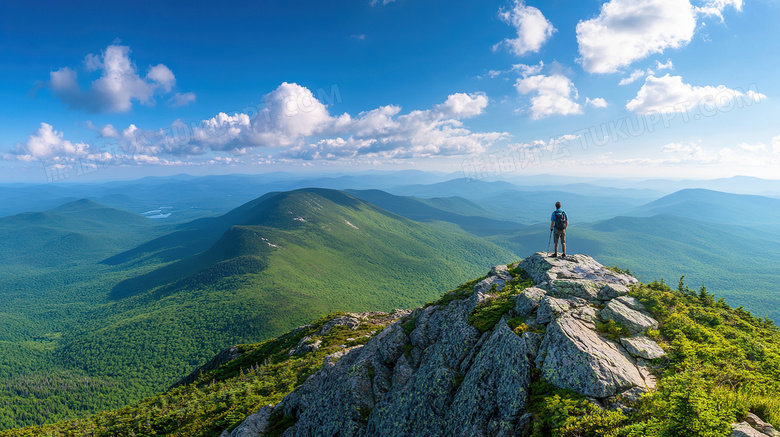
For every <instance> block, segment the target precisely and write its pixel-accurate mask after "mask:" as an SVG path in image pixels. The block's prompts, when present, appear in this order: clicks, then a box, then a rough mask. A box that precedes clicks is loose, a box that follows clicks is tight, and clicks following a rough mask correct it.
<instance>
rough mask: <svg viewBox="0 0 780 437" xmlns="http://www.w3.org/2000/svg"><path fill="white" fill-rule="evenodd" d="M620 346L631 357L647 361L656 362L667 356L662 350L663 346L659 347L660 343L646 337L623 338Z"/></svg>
mask: <svg viewBox="0 0 780 437" xmlns="http://www.w3.org/2000/svg"><path fill="white" fill-rule="evenodd" d="M620 344H622V345H623V347H624V348H626V350H627V351H628V353H630V354H631V355H633V356H635V357H640V358H644V359H646V360H654V359H656V358H661V357H664V356H666V352H664V350H663V349H661V346H658V343H656V342H654V341H653V340H651V339H649V338H647V337H645V336H639V337H629V338H621V339H620Z"/></svg>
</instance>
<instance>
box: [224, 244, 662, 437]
mask: <svg viewBox="0 0 780 437" xmlns="http://www.w3.org/2000/svg"><path fill="white" fill-rule="evenodd" d="M523 281H524V282H525V283H526V284H527V285H531V286H527V285H526V286H524V287H517V288H515V289H514V290H513V292H511V293H510V294H508V295H507V294H506V293H505V289H512V288H513V287H514V285H515V284H519V283H520V282H523ZM531 282H532V284H530V283H531ZM636 283H637V280H636V278H634V277H632V276H630V275H627V274H624V273H619V272H615V271H613V270H610V269H607V268H605V267H604V266H602V265H601V264H599V263H598V262H596V261H595V260H594V259H593V258H591V257H589V256H585V255H571V256H569V257H567V258H566V259H555V258H549V257H547V256H546V254H544V253H536V254H534V255H532V256H530V257H528V258H526V259H525V260H523V261H522V262H520V263H517V264H513V265H509V266H496V267H494V268H493V269H491V271H490V273H489V274H488V275H487V276H486V277H485V278H484V279H482V280H480V281H479V282H476V284H474V283H472V284H469V286H468V288H461V289H459V290H455V291H453V292H450V293H449V294H447V295H445V296H444V297H443V298H442V299H440V300H439V301H438V302H435V303H432V304H429V305H426V306H425V307H422V308H418V309H416V310H414V311H412V312H411V313H410V314H408V315H405V316H403V317H402V318H401V319H400V320H398V321H397V322H395V323H392V324H390V325H388V326H387V327H386V328H385V329H384V330H383V331H382V332H380V333H379V334H377V335H376V336H375V337H374V338H373V339H371V340H370V341H369V342H368V343H366V344H365V345H363V346H358V347H355V348H352V349H351V350H349V351H348V352H347V353H340V354H339V355H340V356H339V357H328V358H326V360H325V361H326V362H325V365H324V367H323V368H322V370H320V371H319V372H317V373H315V374H314V375H312V376H311V377H310V378H309V379H308V380H307V381H306V382H305V383H303V384H302V385H301V386H299V387H298V388H297V389H296V390H295V391H293V392H292V393H290V394H288V395H287V396H286V397H284V399H283V400H282V401H281V402H279V403H278V404H276V405H269V406H266V407H263V408H262V409H260V411H258V412H257V413H256V414H254V415H252V416H250V417H249V418H247V420H246V421H245V422H244V423H243V424H241V425H240V426H239V427H237V428H236V429H235V430H233V431H232V432H231V433H228V432H225V433H223V437H224V436H228V435H229V436H230V437H237V436H242V437H249V436H265V435H267V434H268V432H269V427H270V426H271V425H269V424H270V423H277V424H278V423H280V422H284V423H285V427H286V429H284V431H283V433H282V435H283V436H285V437H292V436H301V437H302V436H333V435H339V436H390V435H419V436H423V435H424V436H513V435H523V434H526V433H527V429H526V428H527V427H528V425H529V420H530V419H529V416H530V415H529V414H528V411H527V404H528V402H529V389H530V384H531V382H532V379H533V377H534V376H533V375H534V373H537V375H538V376H541V377H542V378H544V379H546V380H547V381H548V382H549V383H551V384H552V385H554V386H557V387H560V388H567V389H571V390H574V391H576V392H578V393H581V394H583V395H585V396H588V397H589V399H591V400H592V402H593V403H594V404H596V405H598V406H599V407H601V408H612V409H621V408H626V407H624V405H623V403H624V402H625V401H627V400H628V401H630V400H635V399H637V398H638V397H639V396H641V394H642V393H643V392H646V391H648V390H653V389H654V388H655V382H656V378H655V376H654V375H653V365H652V361H651V360H657V359H661V358H663V357H664V356H665V353H664V351H663V349H662V348H661V347H660V346H659V345H658V344H656V343H655V342H654V341H653V340H651V339H650V338H648V337H647V336H645V335H644V334H645V333H646V331H647V330H649V329H653V328H655V327H656V326H657V322H656V321H655V320H653V318H652V317H650V315H648V314H647V313H646V312H645V311H644V310H643V308H642V305H641V304H640V303H639V302H637V301H636V300H634V299H633V298H630V297H628V296H626V295H627V294H628V292H629V287H630V286H631V285H632V284H636ZM479 317H483V318H489V317H493V318H494V319H496V320H497V322H494V324H493V325H492V326H489V325H490V323H488V324H487V326H486V325H484V323H483V324H478V323H476V321H475V320H476V319H478V318H479ZM483 322H484V321H483ZM510 325H513V326H514V329H512V328H511V327H510ZM610 325H614V326H618V327H620V328H621V329H624V330H625V331H624V332H627V334H626V335H624V336H621V337H620V338H615V337H614V336H610V335H608V333H607V332H606V331H605V329H604V327H605V326H610ZM295 352H296V351H291V353H295ZM274 432H275V433H276V432H278V428H276V429H275V430H274Z"/></svg>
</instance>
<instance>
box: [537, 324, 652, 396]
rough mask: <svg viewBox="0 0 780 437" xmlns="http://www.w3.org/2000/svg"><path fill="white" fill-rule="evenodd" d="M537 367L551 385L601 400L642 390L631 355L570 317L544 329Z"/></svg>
mask: <svg viewBox="0 0 780 437" xmlns="http://www.w3.org/2000/svg"><path fill="white" fill-rule="evenodd" d="M536 364H537V367H539V369H540V370H541V373H542V377H544V378H545V379H546V380H547V381H549V382H550V383H551V384H553V385H555V386H556V387H561V388H568V389H571V390H574V391H576V392H578V393H581V394H584V395H586V396H593V397H597V398H603V397H608V396H612V395H614V394H616V393H620V392H623V391H626V390H628V389H630V388H633V387H644V386H645V381H644V380H643V379H642V376H641V375H640V373H639V371H638V369H637V367H636V362H635V360H634V359H633V358H632V357H631V355H629V354H628V353H627V352H626V351H625V350H624V349H623V348H621V347H620V346H618V345H617V344H615V343H614V342H612V341H609V340H606V339H604V338H602V337H600V336H599V335H598V334H596V332H594V331H592V330H591V329H588V328H587V327H586V326H585V325H583V324H582V322H580V321H579V320H577V319H575V318H574V317H571V316H563V317H560V318H558V319H556V320H553V321H552V322H550V324H549V325H548V326H547V334H546V335H545V337H544V340H543V341H542V345H541V348H540V351H539V355H538V357H537V358H536Z"/></svg>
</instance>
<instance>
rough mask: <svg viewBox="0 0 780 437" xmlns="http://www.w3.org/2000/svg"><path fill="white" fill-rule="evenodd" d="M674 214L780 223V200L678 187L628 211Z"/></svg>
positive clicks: (743, 222) (723, 220) (739, 222)
mask: <svg viewBox="0 0 780 437" xmlns="http://www.w3.org/2000/svg"><path fill="white" fill-rule="evenodd" d="M657 214H671V215H675V216H679V217H685V218H692V219H696V220H701V221H708V222H716V223H726V224H735V225H744V226H770V225H774V224H776V223H778V217H780V200H778V199H774V198H771V197H765V196H754V195H747V194H731V193H722V192H719V191H711V190H704V189H687V190H681V191H677V192H675V193H673V194H670V195H668V196H664V197H662V198H661V199H658V200H656V201H653V202H650V203H648V204H646V205H642V206H640V207H638V208H635V209H633V210H631V211H629V213H628V215H634V216H652V215H657Z"/></svg>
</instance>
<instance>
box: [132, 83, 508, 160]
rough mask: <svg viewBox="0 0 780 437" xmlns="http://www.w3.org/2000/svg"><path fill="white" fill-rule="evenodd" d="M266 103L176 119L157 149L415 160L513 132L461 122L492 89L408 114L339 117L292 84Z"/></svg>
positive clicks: (479, 147) (481, 106)
mask: <svg viewBox="0 0 780 437" xmlns="http://www.w3.org/2000/svg"><path fill="white" fill-rule="evenodd" d="M264 101H265V107H263V108H262V109H260V110H259V111H258V112H257V113H253V114H249V113H235V114H233V115H229V114H226V113H220V114H217V115H216V116H214V117H212V118H210V119H208V120H203V121H202V122H200V123H198V124H195V125H187V124H184V123H181V122H179V123H176V124H174V125H173V126H172V127H171V128H170V129H167V130H164V131H160V132H156V133H155V135H154V136H155V137H157V138H162V139H161V140H157V141H156V142H153V146H154V149H155V150H157V153H164V154H171V155H180V156H181V155H199V154H204V153H206V152H208V151H209V150H211V151H223V152H230V153H233V154H246V153H249V151H250V149H252V148H257V147H265V148H275V149H281V150H280V151H279V155H280V156H284V157H285V158H292V159H303V160H313V159H327V160H334V159H342V158H356V157H379V158H409V157H422V156H434V155H446V156H450V155H465V154H471V153H478V152H482V151H484V150H485V148H486V147H487V146H489V145H490V144H493V142H495V141H497V140H499V139H502V138H505V137H507V134H505V133H497V132H488V133H474V132H471V131H470V130H468V129H467V128H465V127H464V126H463V122H462V121H461V120H464V119H467V118H471V117H475V116H477V115H480V114H482V113H483V112H484V111H485V109H486V107H487V106H488V104H489V99H488V97H487V95H485V94H484V93H480V92H477V93H471V94H466V93H455V94H452V95H450V96H448V97H447V99H446V100H445V101H444V102H443V103H440V104H438V105H434V106H433V107H432V108H430V109H427V110H415V111H411V112H409V113H407V114H402V113H401V109H402V108H401V107H400V106H396V105H386V106H381V107H379V108H376V109H372V110H369V111H364V112H361V113H359V114H357V115H356V116H353V115H350V114H348V113H344V114H341V115H335V116H334V115H331V114H330V112H329V111H328V108H327V107H326V106H325V105H324V104H322V103H321V102H320V101H319V100H318V99H317V97H316V96H315V95H314V94H313V93H312V92H311V91H310V90H309V89H308V88H306V87H303V86H300V85H298V84H295V83H286V82H285V83H283V84H281V85H280V86H279V87H278V88H277V89H276V90H274V91H272V92H271V93H269V94H267V95H266V96H265V97H264ZM141 134H142V135H144V136H147V137H148V136H149V135H148V133H141ZM137 142H138V141H137Z"/></svg>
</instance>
